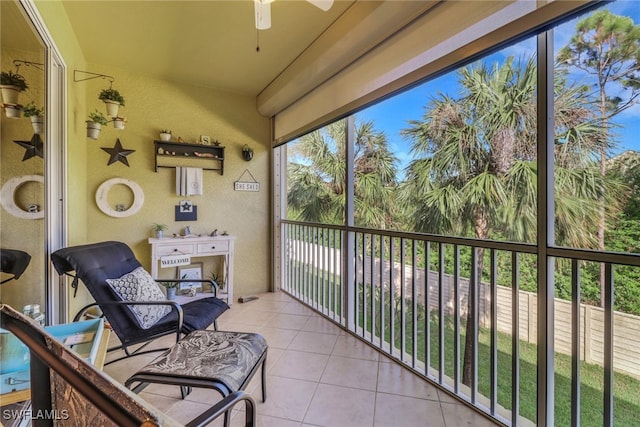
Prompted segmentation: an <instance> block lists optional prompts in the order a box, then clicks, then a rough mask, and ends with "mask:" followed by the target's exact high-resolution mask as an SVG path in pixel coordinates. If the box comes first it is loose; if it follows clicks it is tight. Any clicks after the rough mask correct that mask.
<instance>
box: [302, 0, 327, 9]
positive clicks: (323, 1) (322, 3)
mask: <svg viewBox="0 0 640 427" xmlns="http://www.w3.org/2000/svg"><path fill="white" fill-rule="evenodd" d="M307 1H308V2H309V3H311V4H312V5H314V6H315V7H317V8H319V9H322V10H323V11H325V12H326V11H328V10H329V9H331V6H333V0H307Z"/></svg>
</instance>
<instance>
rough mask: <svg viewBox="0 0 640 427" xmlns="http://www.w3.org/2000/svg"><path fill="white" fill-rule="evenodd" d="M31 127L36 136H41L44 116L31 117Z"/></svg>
mask: <svg viewBox="0 0 640 427" xmlns="http://www.w3.org/2000/svg"><path fill="white" fill-rule="evenodd" d="M31 126H33V132H34V133H37V134H38V135H40V134H42V129H43V128H44V116H31Z"/></svg>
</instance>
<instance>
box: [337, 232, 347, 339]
mask: <svg viewBox="0 0 640 427" xmlns="http://www.w3.org/2000/svg"><path fill="white" fill-rule="evenodd" d="M339 234H340V236H339V237H340V246H338V247H339V248H340V250H342V248H343V246H347V244H346V243H345V240H346V239H347V232H346V231H344V230H340V233H339ZM339 262H340V274H339V275H338V277H340V280H338V283H339V285H340V293H339V296H340V319H341V323H342V324H343V325H345V326H346V323H347V315H346V312H347V310H345V308H344V304H345V301H344V299H345V298H344V297H345V292H344V290H343V289H342V287H343V286H344V283H346V280H345V279H344V277H345V276H346V275H347V272H346V271H345V270H346V268H347V265H346V263H345V261H344V256H342V255H340V260H339Z"/></svg>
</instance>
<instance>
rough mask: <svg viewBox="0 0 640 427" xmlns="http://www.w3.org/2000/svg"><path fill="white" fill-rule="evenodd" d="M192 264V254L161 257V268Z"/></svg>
mask: <svg viewBox="0 0 640 427" xmlns="http://www.w3.org/2000/svg"><path fill="white" fill-rule="evenodd" d="M189 264H191V256H190V255H166V256H163V257H160V268H167V267H177V266H179V265H189Z"/></svg>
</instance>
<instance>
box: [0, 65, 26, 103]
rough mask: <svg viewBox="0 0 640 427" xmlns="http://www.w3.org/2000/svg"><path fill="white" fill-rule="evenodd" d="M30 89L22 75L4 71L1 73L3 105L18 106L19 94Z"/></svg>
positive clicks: (0, 83) (0, 87)
mask: <svg viewBox="0 0 640 427" xmlns="http://www.w3.org/2000/svg"><path fill="white" fill-rule="evenodd" d="M28 87H29V86H28V85H27V82H26V81H25V80H24V77H23V76H22V74H18V73H13V72H11V71H2V72H1V73H0V90H1V91H2V102H3V103H5V104H9V105H18V94H20V92H23V91H24V90H26V89H27V88H28Z"/></svg>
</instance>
